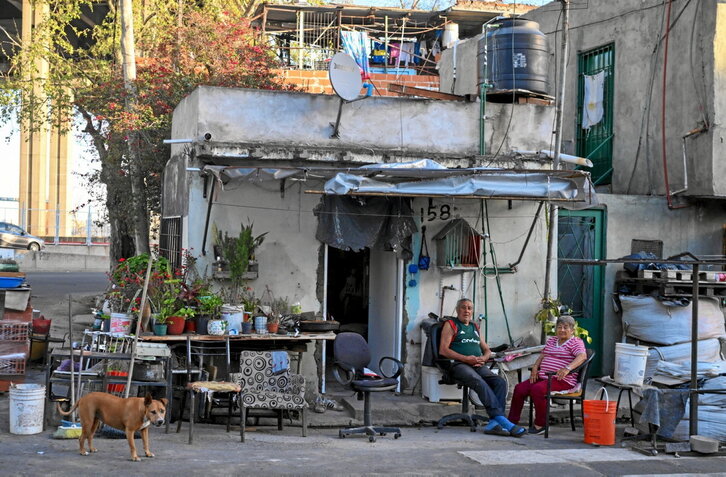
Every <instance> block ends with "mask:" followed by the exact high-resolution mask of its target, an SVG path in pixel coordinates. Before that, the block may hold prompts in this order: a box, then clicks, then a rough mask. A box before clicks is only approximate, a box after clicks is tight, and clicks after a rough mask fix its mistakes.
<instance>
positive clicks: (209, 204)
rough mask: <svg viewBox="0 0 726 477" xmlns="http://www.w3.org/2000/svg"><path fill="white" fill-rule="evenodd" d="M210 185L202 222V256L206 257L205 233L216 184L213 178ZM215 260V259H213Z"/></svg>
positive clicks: (207, 230) (207, 229) (207, 227)
mask: <svg viewBox="0 0 726 477" xmlns="http://www.w3.org/2000/svg"><path fill="white" fill-rule="evenodd" d="M211 181H212V185H211V186H210V187H209V197H208V199H209V202H208V204H207V218H206V219H205V220H204V237H203V238H202V255H203V256H206V255H207V251H206V246H207V233H208V232H209V217H210V216H211V215H212V202H213V201H214V185H215V183H216V182H217V181H216V180H215V179H214V177H212V178H211ZM214 259H215V260H216V259H217V257H214Z"/></svg>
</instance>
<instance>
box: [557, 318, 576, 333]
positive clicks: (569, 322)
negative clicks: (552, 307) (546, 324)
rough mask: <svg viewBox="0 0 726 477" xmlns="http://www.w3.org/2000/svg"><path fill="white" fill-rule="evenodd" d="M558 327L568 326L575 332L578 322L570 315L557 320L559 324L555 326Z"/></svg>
mask: <svg viewBox="0 0 726 477" xmlns="http://www.w3.org/2000/svg"><path fill="white" fill-rule="evenodd" d="M557 325H567V326H569V327H570V328H572V329H573V330H574V329H575V326H577V322H576V321H575V319H574V318H573V317H571V316H570V315H562V316H560V317H558V318H557V323H555V326H557Z"/></svg>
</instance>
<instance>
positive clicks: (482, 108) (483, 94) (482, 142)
mask: <svg viewBox="0 0 726 477" xmlns="http://www.w3.org/2000/svg"><path fill="white" fill-rule="evenodd" d="M501 18H502V17H501V16H496V17H494V18H492V19H491V20H489V21H488V22H486V23H485V24H484V25H482V27H481V30H482V33H483V34H484V55H483V58H484V78H482V82H481V83H480V84H479V103H480V104H479V155H480V156H483V155H484V154H486V153H487V144H486V113H487V106H486V104H487V89H489V88H491V86H492V85H491V84H489V58H488V55H489V39H488V38H487V29H489V28H499V25H491V23H492V22H494V21H497V20H500V19H501ZM455 83H456V57H454V82H453V83H452V87H451V92H452V93H453V92H454V84H455Z"/></svg>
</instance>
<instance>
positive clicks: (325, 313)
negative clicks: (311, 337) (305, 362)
mask: <svg viewBox="0 0 726 477" xmlns="http://www.w3.org/2000/svg"><path fill="white" fill-rule="evenodd" d="M327 319H328V244H327V243H326V244H325V245H323V320H327ZM321 344H322V346H323V352H322V353H321V356H320V362H321V364H322V366H323V372H322V377H321V379H320V393H321V394H325V348H326V343H325V341H324V340H323V341H321Z"/></svg>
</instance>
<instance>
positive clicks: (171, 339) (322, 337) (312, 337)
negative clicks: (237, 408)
mask: <svg viewBox="0 0 726 477" xmlns="http://www.w3.org/2000/svg"><path fill="white" fill-rule="evenodd" d="M187 337H190V339H191V340H192V341H224V340H225V339H226V338H227V335H197V334H183V335H165V336H153V335H149V336H139V341H154V342H159V343H180V342H182V341H186V340H187ZM334 339H335V333H333V332H332V331H329V332H327V333H299V334H298V335H297V336H294V335H279V334H276V333H269V334H265V335H258V334H245V335H230V336H229V341H230V343H234V342H238V341H241V342H277V341H289V342H298V343H301V342H302V343H305V342H308V341H330V340H334Z"/></svg>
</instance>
